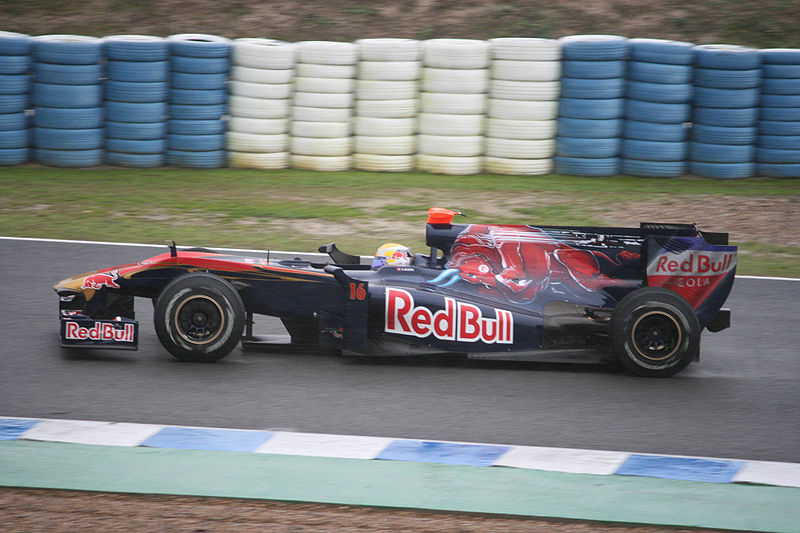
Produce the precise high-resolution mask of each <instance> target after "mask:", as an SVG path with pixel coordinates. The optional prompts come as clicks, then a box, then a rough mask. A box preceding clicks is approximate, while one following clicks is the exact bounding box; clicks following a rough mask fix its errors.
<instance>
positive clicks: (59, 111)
mask: <svg viewBox="0 0 800 533" xmlns="http://www.w3.org/2000/svg"><path fill="white" fill-rule="evenodd" d="M33 55H34V56H33V57H34V64H33V72H34V83H33V109H34V128H33V145H34V158H35V159H36V161H38V162H39V163H41V164H43V165H48V166H56V167H89V166H96V165H99V164H101V163H102V162H103V152H104V151H103V147H104V145H105V134H104V123H103V119H102V115H103V111H102V110H103V85H102V81H101V80H102V76H103V70H102V62H103V58H104V52H103V41H102V40H101V39H98V38H96V37H87V36H83V35H42V36H39V37H35V38H34V43H33ZM60 118H62V119H64V120H59V119H60Z"/></svg>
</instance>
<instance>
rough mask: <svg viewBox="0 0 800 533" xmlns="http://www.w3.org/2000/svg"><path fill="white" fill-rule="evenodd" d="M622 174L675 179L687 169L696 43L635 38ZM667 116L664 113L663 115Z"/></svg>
mask: <svg viewBox="0 0 800 533" xmlns="http://www.w3.org/2000/svg"><path fill="white" fill-rule="evenodd" d="M629 44H630V60H629V61H628V75H627V87H626V95H627V98H628V100H627V102H626V118H625V123H624V128H623V140H622V160H621V171H622V173H623V174H629V175H632V176H642V177H649V178H674V177H677V176H681V175H683V174H684V172H685V171H686V157H687V154H688V149H689V146H688V141H687V137H688V131H689V128H688V124H686V121H687V120H688V118H689V115H690V112H691V106H692V92H693V86H692V83H691V80H692V63H693V62H694V45H692V44H690V43H685V42H679V41H668V40H660V39H631V40H630V41H629ZM665 110H666V111H668V112H666V113H665V112H664V111H665Z"/></svg>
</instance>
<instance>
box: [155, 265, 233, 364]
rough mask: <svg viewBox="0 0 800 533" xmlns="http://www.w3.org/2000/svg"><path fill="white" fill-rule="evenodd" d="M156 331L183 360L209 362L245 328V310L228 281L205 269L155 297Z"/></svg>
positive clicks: (228, 347) (227, 349) (220, 355)
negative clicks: (156, 298) (206, 271)
mask: <svg viewBox="0 0 800 533" xmlns="http://www.w3.org/2000/svg"><path fill="white" fill-rule="evenodd" d="M154 320H155V327H156V334H157V335H158V339H159V340H160V341H161V344H162V345H163V346H164V348H166V349H167V351H169V353H171V354H172V356H173V357H175V358H176V359H178V360H180V361H190V362H196V363H210V362H213V361H218V360H219V359H222V358H223V357H225V356H226V355H228V354H229V353H230V351H231V350H233V348H234V347H235V346H236V345H237V344H238V343H239V340H240V339H241V337H242V331H243V330H244V322H245V309H244V304H243V303H242V299H241V297H240V296H239V293H237V292H236V290H235V289H234V288H233V287H232V286H231V284H230V283H228V282H227V281H225V280H223V279H221V278H219V277H217V276H214V275H213V274H207V273H203V272H198V273H193V274H187V275H184V276H181V277H179V278H177V279H175V280H174V281H172V282H171V283H170V284H169V285H167V286H166V287H165V288H164V290H163V291H162V293H161V295H160V296H159V297H158V300H156V305H155V312H154Z"/></svg>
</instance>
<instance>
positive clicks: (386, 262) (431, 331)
mask: <svg viewBox="0 0 800 533" xmlns="http://www.w3.org/2000/svg"><path fill="white" fill-rule="evenodd" d="M458 215H461V213H459V212H457V211H454V210H450V209H444V208H431V209H430V210H429V212H428V220H427V224H426V228H425V232H426V234H425V237H426V244H427V246H428V247H429V250H426V251H428V253H424V254H420V253H417V254H411V253H410V251H409V250H407V249H404V247H402V246H400V245H392V246H389V247H388V251H386V252H381V253H379V254H378V256H377V257H376V260H375V262H374V264H373V265H370V264H362V260H361V258H360V257H359V256H353V255H350V254H346V253H344V252H342V251H341V250H339V249H338V248H337V247H336V245H335V244H327V245H324V246H322V247H320V250H319V251H320V252H326V253H327V254H328V256H329V257H330V260H329V261H325V262H313V261H308V260H302V259H294V260H275V259H263V258H260V257H243V256H239V255H231V254H225V253H218V252H215V251H212V250H207V249H202V248H189V249H180V250H179V249H178V248H177V246H175V243H174V242H173V243H172V244H171V245H170V246H169V251H168V252H167V253H164V254H162V255H157V256H155V257H151V258H149V259H144V260H142V261H139V262H138V263H133V264H127V265H120V266H114V267H111V268H104V269H101V270H97V271H95V272H90V273H86V274H81V275H79V276H75V277H72V278H68V279H65V280H63V281H60V282H59V283H57V284H56V285H55V286H54V287H53V288H54V290H55V291H56V293H58V297H59V308H60V323H61V345H62V346H63V347H65V348H71V347H80V348H123V349H136V348H137V346H138V338H139V324H138V322H137V321H136V320H135V314H134V298H135V297H140V298H149V299H152V301H153V305H154V322H155V330H156V334H157V336H158V339H159V340H160V341H161V343H162V345H163V346H164V347H165V348H166V349H167V350H168V351H169V352H170V353H171V354H172V355H173V356H174V357H175V358H176V359H179V360H181V361H193V362H212V361H216V360H219V359H221V358H222V357H225V356H226V355H227V354H228V353H230V352H231V350H233V349H234V348H235V347H236V346H237V344H239V343H240V342H241V343H242V346H243V348H246V349H249V348H256V347H257V346H258V345H259V344H260V343H261V344H263V343H265V342H267V341H265V340H264V339H263V338H260V337H258V336H255V335H253V331H252V330H253V316H254V315H256V314H259V315H269V316H274V317H278V318H280V320H281V321H282V322H283V324H284V326H285V327H286V330H287V332H288V333H289V335H290V337H291V343H292V344H294V345H299V346H305V347H312V348H313V347H320V348H321V347H333V348H335V349H336V350H340V351H341V352H342V353H345V354H352V355H364V356H386V355H392V356H401V355H420V354H436V353H457V354H466V355H467V356H469V357H473V358H499V359H519V358H520V357H521V356H530V355H535V356H537V357H539V356H540V357H541V359H542V360H548V359H549V358H551V357H556V356H558V355H559V354H565V353H569V354H573V353H575V352H576V350H577V351H579V352H580V353H586V352H587V350H588V351H592V352H595V353H599V354H610V355H612V356H613V357H614V358H615V360H617V361H619V362H621V363H622V365H624V367H626V368H627V369H629V370H630V371H631V372H632V373H634V374H637V375H641V376H655V377H664V376H670V375H673V374H676V373H677V372H679V371H681V370H683V369H684V368H686V366H687V365H689V364H690V363H691V362H692V361H696V360H698V359H699V353H700V337H701V332H702V331H703V330H708V331H710V332H717V331H721V330H723V329H725V328H727V327H729V326H730V311H729V310H728V309H723V308H722V306H723V304H724V302H725V300H726V298H727V297H728V294H729V293H730V290H731V287H732V285H733V281H734V274H735V271H736V258H737V249H736V247H735V246H730V245H728V235H727V234H726V233H713V232H706V231H700V230H698V229H697V227H696V226H695V225H693V224H661V223H642V224H640V227H638V228H612V227H572V226H570V227H567V226H545V225H508V224H484V223H480V224H464V223H456V222H455V221H454V220H455V217H456V216H458Z"/></svg>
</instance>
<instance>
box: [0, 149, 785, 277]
mask: <svg viewBox="0 0 800 533" xmlns="http://www.w3.org/2000/svg"><path fill="white" fill-rule="evenodd" d="M434 205H437V206H443V207H451V208H457V209H460V210H462V211H464V212H465V213H467V214H468V215H469V218H467V219H465V221H475V222H497V223H530V224H575V225H579V224H580V225H610V226H616V225H621V226H630V225H633V226H636V225H638V222H639V221H662V222H697V223H698V224H699V225H700V227H701V228H702V229H708V230H713V231H727V232H730V234H731V240H732V242H733V244H737V245H739V246H740V250H741V255H740V268H739V272H740V273H745V274H757V275H777V276H794V277H800V238H798V237H797V236H796V228H797V227H798V225H800V180H773V179H760V178H755V179H746V180H736V181H715V180H705V179H695V178H688V177H687V178H680V179H672V180H656V179H646V178H634V177H625V176H620V177H614V178H604V179H596V178H595V179H592V178H575V177H566V176H535V177H526V176H499V175H491V174H481V175H476V176H434V175H431V174H426V173H416V172H412V173H403V174H388V173H386V174H383V173H369V172H357V171H352V172H335V173H317V172H305V171H298V170H281V171H256V170H237V169H218V170H187V169H176V168H158V169H141V170H140V169H119V168H110V167H96V168H92V169H56V168H47V167H39V166H35V165H27V166H20V167H13V168H6V169H3V170H2V171H0V234H2V235H6V236H17V237H48V238H62V239H85V240H113V241H124V242H152V243H158V242H163V241H165V240H168V239H174V240H176V241H177V242H178V243H179V244H185V245H197V246H212V247H213V246H219V247H239V248H244V247H246V248H259V249H266V248H271V249H282V250H298V251H300V250H303V251H311V250H314V249H316V247H317V246H318V245H319V244H323V243H326V242H331V241H336V242H337V244H339V245H340V247H342V248H344V249H346V250H349V251H351V253H360V254H371V253H372V251H373V250H374V249H375V248H376V247H377V246H378V245H380V244H381V243H382V242H386V241H400V242H404V243H407V244H409V245H411V246H414V247H417V248H421V247H423V246H424V243H423V238H424V231H423V224H424V221H425V215H426V210H427V209H428V207H431V206H434Z"/></svg>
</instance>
